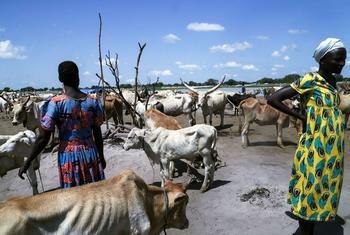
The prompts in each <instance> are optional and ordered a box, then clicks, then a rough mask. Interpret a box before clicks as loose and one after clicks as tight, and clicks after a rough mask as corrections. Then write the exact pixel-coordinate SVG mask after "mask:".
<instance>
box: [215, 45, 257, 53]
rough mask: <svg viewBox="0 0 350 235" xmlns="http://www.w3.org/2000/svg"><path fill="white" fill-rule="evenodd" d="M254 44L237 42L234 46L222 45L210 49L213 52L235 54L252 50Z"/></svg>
mask: <svg viewBox="0 0 350 235" xmlns="http://www.w3.org/2000/svg"><path fill="white" fill-rule="evenodd" d="M252 47H253V46H252V44H250V43H249V42H243V43H240V42H237V43H234V44H222V45H217V46H212V47H211V48H210V51H211V52H225V53H233V52H235V51H244V50H246V49H248V48H252Z"/></svg>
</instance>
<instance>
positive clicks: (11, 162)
mask: <svg viewBox="0 0 350 235" xmlns="http://www.w3.org/2000/svg"><path fill="white" fill-rule="evenodd" d="M35 140H36V137H35V133H34V132H33V131H30V130H26V131H21V132H18V133H17V134H16V135H13V136H10V137H9V138H8V139H7V141H6V142H5V143H3V144H2V145H0V177H3V176H4V175H6V174H7V172H8V171H10V170H13V169H16V168H19V167H21V166H22V165H23V163H24V161H25V159H26V157H29V154H30V153H31V151H32V148H33V144H34V142H35ZM39 159H40V157H39V156H38V157H37V158H36V159H35V160H34V161H33V163H32V164H31V166H30V167H29V169H28V177H29V182H30V184H31V186H32V188H33V194H38V189H37V186H38V183H37V179H36V174H35V170H37V169H39ZM0 234H1V233H0Z"/></svg>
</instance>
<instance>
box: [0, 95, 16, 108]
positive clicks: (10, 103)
mask: <svg viewBox="0 0 350 235" xmlns="http://www.w3.org/2000/svg"><path fill="white" fill-rule="evenodd" d="M0 97H1V98H3V99H4V100H5V101H6V102H7V103H8V104H9V105H10V106H13V104H12V102H11V101H9V100H8V99H6V98H5V97H4V96H3V95H0Z"/></svg>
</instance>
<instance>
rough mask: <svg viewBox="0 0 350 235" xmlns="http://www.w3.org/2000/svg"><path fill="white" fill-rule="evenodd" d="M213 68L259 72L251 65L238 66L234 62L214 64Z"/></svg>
mask: <svg viewBox="0 0 350 235" xmlns="http://www.w3.org/2000/svg"><path fill="white" fill-rule="evenodd" d="M213 67H214V68H217V69H218V68H241V69H243V70H259V69H257V68H256V67H255V65H252V64H240V63H237V62H235V61H230V62H227V63H225V64H215V65H214V66H213Z"/></svg>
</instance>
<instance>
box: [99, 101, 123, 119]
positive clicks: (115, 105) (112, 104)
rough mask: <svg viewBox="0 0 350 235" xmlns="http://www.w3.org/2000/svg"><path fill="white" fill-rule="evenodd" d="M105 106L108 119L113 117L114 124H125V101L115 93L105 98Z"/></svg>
mask: <svg viewBox="0 0 350 235" xmlns="http://www.w3.org/2000/svg"><path fill="white" fill-rule="evenodd" d="M103 107H104V109H105V112H106V120H108V119H110V118H113V121H114V124H115V125H118V123H120V124H124V120H123V101H122V100H121V99H120V98H119V97H117V96H114V95H107V96H106V97H105V99H104V104H103Z"/></svg>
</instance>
